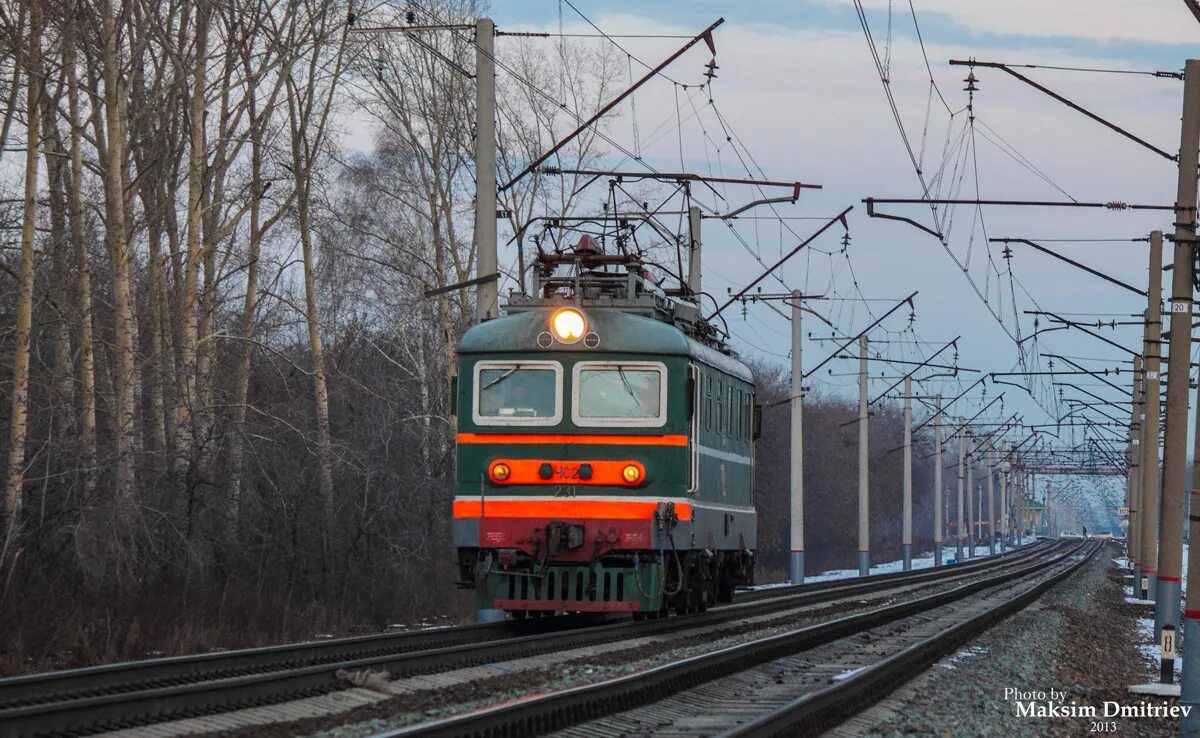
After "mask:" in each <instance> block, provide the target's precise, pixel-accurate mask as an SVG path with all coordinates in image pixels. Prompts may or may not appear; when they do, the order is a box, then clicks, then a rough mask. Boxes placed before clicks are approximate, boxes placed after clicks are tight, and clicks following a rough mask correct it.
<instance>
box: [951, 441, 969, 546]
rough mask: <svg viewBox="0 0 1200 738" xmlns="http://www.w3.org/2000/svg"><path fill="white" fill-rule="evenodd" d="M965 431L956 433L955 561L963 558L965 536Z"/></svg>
mask: <svg viewBox="0 0 1200 738" xmlns="http://www.w3.org/2000/svg"><path fill="white" fill-rule="evenodd" d="M966 434H967V431H965V430H964V431H961V432H960V433H959V434H958V520H957V521H956V525H957V528H956V530H955V531H954V533H955V536H954V539H955V541H956V546H955V553H956V556H955V558H954V560H955V561H962V560H963V543H964V539H965V538H966V530H965V528H964V527H963V518H964V517H966V516H965V515H963V464H964V463H965V461H966V460H965V454H966V448H967V439H966V437H965V436H966Z"/></svg>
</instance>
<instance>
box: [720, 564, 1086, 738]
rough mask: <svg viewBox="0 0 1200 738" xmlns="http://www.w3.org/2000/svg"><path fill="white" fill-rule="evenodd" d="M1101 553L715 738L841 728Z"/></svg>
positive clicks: (805, 734)
mask: <svg viewBox="0 0 1200 738" xmlns="http://www.w3.org/2000/svg"><path fill="white" fill-rule="evenodd" d="M1102 548H1103V545H1101V544H1096V545H1095V546H1094V547H1093V548H1092V550H1091V551H1089V552H1087V554H1086V555H1085V556H1082V557H1080V559H1079V561H1078V562H1076V563H1075V564H1073V565H1071V566H1069V567H1066V568H1064V569H1063V570H1062V571H1060V572H1057V573H1055V574H1054V575H1052V576H1050V577H1048V578H1046V579H1045V580H1043V581H1042V582H1040V583H1038V584H1037V585H1035V586H1034V587H1032V588H1030V589H1027V590H1025V591H1023V592H1021V593H1020V594H1018V595H1017V596H1015V597H1011V598H1008V599H1006V600H1004V601H1002V602H1000V603H998V604H997V605H995V606H994V607H991V608H989V609H987V610H985V611H984V612H981V613H979V614H977V615H974V616H972V617H970V618H967V619H966V620H963V621H961V622H959V623H956V624H954V625H952V626H951V627H949V628H947V629H946V630H944V631H942V632H941V633H938V634H937V635H935V636H932V637H930V638H926V639H925V640H922V641H920V642H918V643H914V644H913V645H911V646H909V647H908V648H905V649H904V650H902V651H900V652H898V653H895V654H892V655H891V656H889V657H887V658H885V659H883V660H881V661H878V662H876V663H874V664H871V665H870V666H867V667H864V668H863V669H862V670H860V671H856V672H855V673H854V674H852V675H850V676H848V677H846V678H844V679H842V680H840V681H837V682H835V683H833V684H831V685H829V686H828V687H825V688H824V689H821V690H819V691H817V692H813V693H810V694H807V695H805V696H803V697H801V698H799V699H797V700H795V701H794V702H792V703H790V704H787V705H784V706H783V707H781V708H779V709H777V710H773V711H772V712H770V713H767V714H766V715H763V716H762V717H760V718H758V719H756V720H752V721H750V722H747V723H744V724H742V725H740V726H738V727H737V728H735V729H733V730H729V731H726V732H724V733H721V734H719V738H748V737H749V736H755V737H757V736H778V735H787V736H797V735H800V736H807V735H819V734H820V733H822V732H824V731H825V730H828V729H829V728H832V727H834V726H835V725H838V724H840V723H842V722H843V721H844V720H845V719H846V717H847V716H848V715H850V714H853V713H854V712H857V711H859V710H861V709H863V708H865V707H867V706H870V705H873V704H875V703H876V702H879V701H880V700H882V699H883V698H884V697H886V696H887V695H888V694H889V693H891V692H892V691H893V690H895V689H896V688H898V687H899V686H900V685H902V684H904V683H905V682H907V681H908V680H909V679H911V678H912V677H914V676H916V675H917V674H919V673H921V672H922V671H924V670H925V669H927V668H929V667H930V666H932V665H933V664H934V663H935V662H936V661H937V660H938V659H940V658H942V657H943V656H945V655H946V654H948V653H951V652H953V651H954V649H956V648H958V647H959V646H961V645H962V644H964V643H966V642H967V641H970V640H971V639H972V638H974V637H976V636H978V635H979V634H980V633H982V632H983V631H985V630H987V629H988V628H990V627H991V626H993V625H995V624H996V623H998V622H1000V621H1001V620H1004V619H1005V618H1007V617H1008V616H1010V615H1012V614H1014V613H1016V612H1017V611H1019V610H1021V609H1023V608H1025V607H1026V606H1028V605H1029V604H1030V603H1031V602H1033V601H1034V600H1036V599H1037V598H1038V597H1040V596H1041V595H1042V594H1043V593H1045V592H1046V591H1047V590H1049V589H1050V588H1051V587H1053V586H1055V585H1056V584H1058V583H1059V582H1061V581H1063V580H1064V579H1066V578H1067V577H1069V576H1071V574H1073V573H1075V572H1076V571H1078V570H1079V568H1080V567H1082V566H1083V565H1084V564H1085V563H1087V562H1088V561H1090V560H1091V558H1092V556H1094V555H1095V554H1096V552H1097V551H1099V550H1101V549H1102Z"/></svg>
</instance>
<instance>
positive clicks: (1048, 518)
mask: <svg viewBox="0 0 1200 738" xmlns="http://www.w3.org/2000/svg"><path fill="white" fill-rule="evenodd" d="M1042 519H1043V521H1044V522H1045V525H1046V537H1047V538H1053V537H1054V517H1053V516H1052V515H1051V514H1050V480H1049V479H1047V480H1046V504H1045V505H1043V506H1042Z"/></svg>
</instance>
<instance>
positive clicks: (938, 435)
mask: <svg viewBox="0 0 1200 738" xmlns="http://www.w3.org/2000/svg"><path fill="white" fill-rule="evenodd" d="M934 403H935V404H934V406H933V407H934V410H933V413H934V414H933V565H934V566H941V565H942V396H941V395H938V396H937V397H936V398H934Z"/></svg>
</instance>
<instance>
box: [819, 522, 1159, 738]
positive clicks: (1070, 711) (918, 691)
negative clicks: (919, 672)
mask: <svg viewBox="0 0 1200 738" xmlns="http://www.w3.org/2000/svg"><path fill="white" fill-rule="evenodd" d="M1111 550H1112V553H1113V556H1115V555H1116V547H1115V545H1114V546H1112V547H1111ZM1113 556H1104V555H1101V556H1096V557H1094V558H1093V559H1092V561H1090V562H1089V563H1088V564H1087V565H1086V566H1085V567H1084V568H1082V569H1081V570H1080V571H1079V572H1077V573H1076V574H1075V575H1074V576H1072V577H1071V578H1070V579H1068V580H1067V581H1064V582H1063V583H1062V584H1060V585H1059V586H1057V587H1055V588H1054V589H1051V590H1050V591H1048V592H1047V593H1046V594H1044V595H1043V596H1042V597H1041V598H1039V599H1038V600H1037V601H1036V602H1035V603H1034V604H1032V605H1030V606H1029V607H1027V608H1025V609H1024V610H1022V611H1021V612H1019V613H1017V614H1016V615H1014V616H1012V617H1011V618H1009V619H1008V620H1006V621H1005V622H1003V623H1001V624H1000V625H998V626H996V627H995V628H993V629H991V630H989V631H988V632H987V633H985V634H983V635H982V636H981V637H979V638H977V639H975V640H973V641H972V642H971V643H969V644H967V645H965V646H963V647H962V648H960V649H959V650H958V651H956V652H955V653H954V654H952V655H951V656H948V657H946V658H944V659H942V660H941V661H940V662H938V663H937V664H936V665H935V666H934V667H933V668H932V669H930V670H929V671H928V672H927V673H926V674H925V675H923V676H921V677H919V678H918V679H915V680H913V681H912V682H910V683H909V684H908V685H906V686H905V687H903V688H901V689H900V690H897V691H896V692H894V693H893V694H892V696H891V697H890V698H889V699H887V700H886V701H884V702H881V703H880V704H879V705H876V706H875V707H874V708H872V709H870V710H867V711H865V712H864V713H862V714H861V715H859V716H858V717H856V718H853V719H852V720H850V721H848V722H846V723H844V724H843V725H842V726H840V727H839V728H837V729H835V730H831V731H829V733H827V734H826V738H851V737H853V738H884V737H888V738H891V737H893V736H912V735H929V736H962V735H972V736H1005V738H1013V737H1017V736H1030V737H1037V738H1041V737H1042V736H1051V737H1057V736H1081V735H1091V734H1108V735H1119V736H1175V735H1177V734H1178V731H1179V721H1178V719H1175V718H1171V717H1162V716H1151V715H1147V716H1145V717H1141V716H1134V715H1133V714H1131V713H1133V712H1144V713H1152V712H1156V711H1162V712H1169V711H1170V709H1171V708H1172V707H1177V704H1178V703H1177V701H1175V700H1165V701H1164V700H1163V699H1161V698H1155V697H1144V696H1138V695H1131V694H1129V693H1128V687H1129V685H1131V684H1138V683H1145V682H1150V681H1156V680H1157V678H1156V677H1157V665H1156V662H1155V661H1153V660H1152V659H1151V653H1150V651H1151V649H1148V648H1142V647H1139V645H1138V644H1140V643H1141V642H1143V641H1144V640H1145V635H1144V634H1143V633H1141V632H1140V630H1139V624H1138V621H1139V619H1140V618H1144V617H1145V616H1146V610H1145V608H1144V607H1139V606H1137V605H1131V604H1128V603H1126V602H1125V591H1124V586H1125V580H1124V579H1123V575H1124V572H1122V571H1121V570H1119V569H1118V568H1117V567H1116V565H1115V564H1114V563H1113V561H1112V558H1113ZM1051 690H1053V692H1051ZM1030 703H1032V705H1031V704H1030ZM1031 707H1032V709H1030V708H1031ZM1087 708H1094V710H1095V712H1096V717H1091V716H1089V715H1088V714H1087V713H1088V712H1090V710H1089V709H1087ZM1122 708H1123V710H1122ZM1122 711H1123V712H1124V713H1125V714H1124V715H1122V714H1121V712H1122ZM1113 712H1117V714H1108V713H1113Z"/></svg>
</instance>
